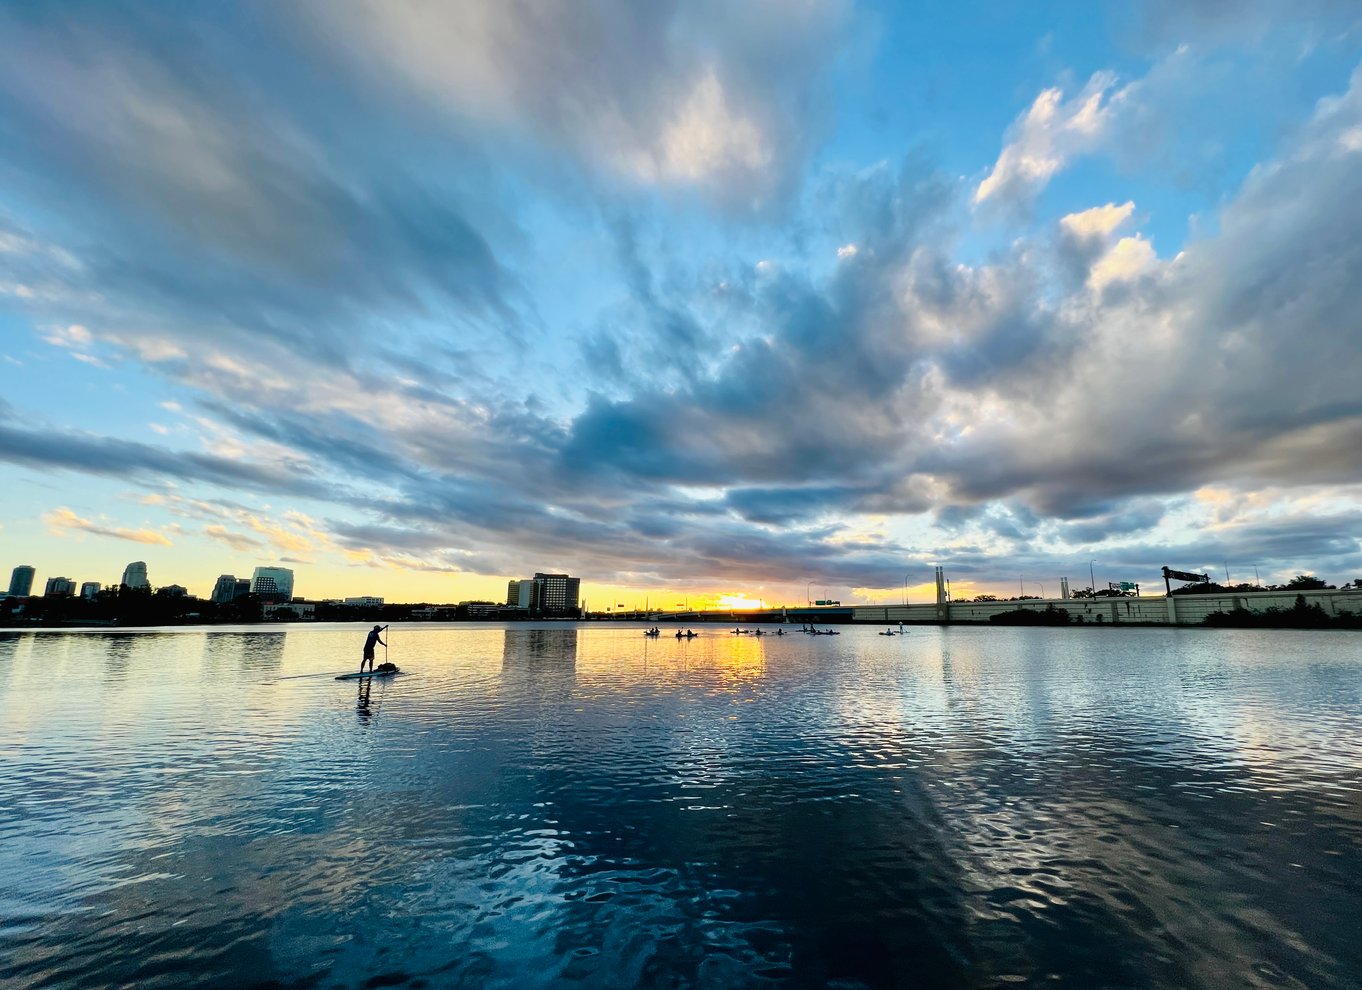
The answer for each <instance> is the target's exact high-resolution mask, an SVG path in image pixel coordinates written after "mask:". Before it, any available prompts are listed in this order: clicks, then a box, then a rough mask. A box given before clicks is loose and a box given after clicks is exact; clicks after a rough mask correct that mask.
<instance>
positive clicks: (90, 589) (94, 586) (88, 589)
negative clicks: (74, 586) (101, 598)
mask: <svg viewBox="0 0 1362 990" xmlns="http://www.w3.org/2000/svg"><path fill="white" fill-rule="evenodd" d="M98 595H99V582H98V581H86V582H85V583H84V584H82V585H81V586H80V597H81V598H84V599H86V600H87V601H90V600H93V599H94V598H96V597H98Z"/></svg>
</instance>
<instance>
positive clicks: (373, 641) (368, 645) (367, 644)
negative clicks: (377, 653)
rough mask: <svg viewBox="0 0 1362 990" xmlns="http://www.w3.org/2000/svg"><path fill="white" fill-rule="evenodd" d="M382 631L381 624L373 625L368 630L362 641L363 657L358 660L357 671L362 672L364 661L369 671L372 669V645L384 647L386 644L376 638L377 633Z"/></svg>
mask: <svg viewBox="0 0 1362 990" xmlns="http://www.w3.org/2000/svg"><path fill="white" fill-rule="evenodd" d="M382 631H383V627H382V626H374V627H373V629H371V630H369V638H368V639H366V640H365V641H364V659H363V660H361V661H360V662H359V672H360V673H361V674H362V673H364V665H365V664H366V663H367V664H368V665H369V670H370V671H372V670H373V669H374V647H375V646H383V647H386V646H387V645H388V644H387V643H385V642H383V640H381V639H379V638H378V634H379V633H381V632H382Z"/></svg>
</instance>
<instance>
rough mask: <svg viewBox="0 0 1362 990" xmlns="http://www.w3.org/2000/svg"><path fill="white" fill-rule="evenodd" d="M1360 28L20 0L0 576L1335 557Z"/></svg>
mask: <svg viewBox="0 0 1362 990" xmlns="http://www.w3.org/2000/svg"><path fill="white" fill-rule="evenodd" d="M1359 65H1362V12H1360V11H1359V10H1358V8H1357V7H1356V5H1354V4H1349V3H1332V2H1327V0H1317V2H1308V0H1307V2H1295V3H1285V2H1273V0H1260V2H1251V3H1245V4H1233V5H1230V4H1224V3H1220V2H1214V0H1204V2H1179V3H1173V2H1171V0H1170V2H1153V3H1146V4H1130V3H1112V4H1105V5H1104V4H1091V5H1075V4H1068V3H1062V4H1061V3H1056V4H1036V3H1020V2H1017V3H1002V2H999V3H973V4H970V3H950V4H947V3H923V4H914V5H901V6H900V5H874V4H856V3H850V2H815V0H807V2H802V3H795V4H790V3H775V2H771V3H760V2H758V3H750V4H742V5H733V4H721V3H709V2H700V3H692V4H682V3H658V4H644V5H640V4H631V3H624V2H606V0H598V2H593V3H578V4H552V3H533V4H532V3H516V2H511V3H507V2H495V3H494V2H482V0H470V2H465V3H461V4H457V5H426V4H416V3H403V2H383V3H378V2H372V3H371V2H361V0H352V2H345V3H299V4H293V5H272V4H249V3H247V4H240V5H232V6H228V7H224V6H222V5H216V4H193V3H190V4H182V5H176V6H174V7H173V8H171V7H164V6H147V5H127V6H124V5H119V4H113V3H101V4H88V5H82V4H77V5H71V4H41V3H40V4H12V5H7V6H5V7H3V8H0V341H2V342H3V354H0V486H3V490H4V491H5V493H6V494H5V498H4V499H3V501H2V502H0V526H3V528H2V529H0V546H2V547H3V548H4V550H5V553H4V555H3V556H4V557H7V558H12V559H10V560H0V566H3V567H9V566H13V565H14V564H18V563H31V564H34V565H35V566H37V567H38V569H39V572H40V575H39V577H40V580H41V578H42V577H43V576H50V575H53V574H65V575H69V576H71V577H74V578H76V579H77V580H103V581H109V580H115V579H116V578H117V577H118V575H119V574H120V573H121V570H122V567H123V565H124V564H125V563H127V562H128V561H129V560H134V559H144V560H146V561H147V562H148V565H149V570H150V572H151V577H152V581H153V583H155V584H168V583H172V582H174V583H180V584H185V585H187V586H189V587H190V588H191V590H194V591H196V592H198V593H206V592H207V591H208V590H209V588H210V587H211V584H212V581H213V580H214V579H215V578H216V576H217V575H218V574H219V573H224V572H234V573H249V571H250V569H251V568H253V567H254V566H257V565H261V564H274V563H280V562H283V563H285V564H287V565H289V566H293V567H294V568H295V569H296V570H297V571H298V575H299V576H298V581H297V588H298V591H299V593H301V594H304V595H310V596H313V597H321V596H330V595H338V594H382V595H385V596H386V597H388V598H390V599H405V600H432V601H448V600H458V599H462V598H472V597H496V596H497V595H499V594H500V593H501V589H502V588H504V581H505V579H506V578H507V577H514V576H520V575H522V574H526V573H531V572H533V571H535V570H566V571H569V572H571V573H574V574H580V575H582V576H583V577H584V579H585V580H586V586H587V595H588V600H589V601H590V600H591V598H592V597H593V596H594V597H595V598H596V599H597V602H599V603H601V604H604V602H603V601H601V599H602V598H616V597H618V596H626V597H627V596H637V597H652V596H656V598H657V599H658V600H665V599H666V598H668V597H670V596H673V595H675V596H677V600H681V599H682V597H685V598H689V599H695V600H703V599H705V598H707V597H708V598H710V599H714V598H717V597H719V596H721V595H728V596H747V597H750V598H760V599H764V600H766V601H787V602H796V601H802V600H804V597H805V595H806V593H807V589H809V588H810V587H811V586H812V587H815V588H817V589H819V590H821V591H823V592H825V593H826V594H827V595H829V596H831V597H837V598H841V599H844V600H859V601H893V600H898V599H899V598H901V597H902V596H903V595H904V588H905V585H906V586H907V587H908V589H909V593H910V594H913V595H915V596H916V595H918V594H920V593H921V592H920V589H921V587H922V586H923V585H925V584H927V583H928V582H929V581H930V579H931V573H932V571H931V568H932V567H933V566H934V565H936V564H941V565H943V566H945V567H946V569H947V572H948V574H950V575H951V576H952V580H953V584H954V586H955V587H956V589H957V593H961V592H964V593H971V592H972V593H979V592H1007V591H1009V590H1011V589H1015V588H1017V587H1018V584H1019V582H1021V586H1023V587H1026V585H1027V583H1028V582H1030V583H1032V584H1033V585H1034V586H1033V587H1027V591H1028V593H1038V591H1039V588H1040V586H1042V585H1044V586H1045V587H1046V590H1047V591H1050V592H1051V593H1053V590H1055V589H1057V588H1058V579H1059V577H1060V576H1068V577H1069V578H1070V579H1071V583H1072V584H1074V586H1075V587H1077V586H1079V585H1082V584H1086V583H1087V582H1086V580H1085V578H1086V574H1087V572H1088V569H1089V563H1090V562H1091V561H1094V560H1096V561H1098V564H1097V566H1096V568H1095V569H1096V570H1100V571H1101V574H1099V575H1098V580H1099V583H1102V582H1104V581H1107V580H1120V579H1126V580H1137V581H1141V582H1142V583H1147V584H1150V585H1153V584H1155V583H1156V578H1157V573H1158V568H1159V566H1160V565H1162V564H1169V565H1171V566H1174V567H1178V568H1182V569H1193V570H1201V569H1207V568H1214V569H1216V570H1219V571H1222V572H1223V569H1224V567H1225V565H1226V563H1228V566H1229V568H1230V571H1231V576H1232V577H1233V578H1234V579H1236V580H1243V579H1246V578H1248V579H1251V578H1252V576H1253V571H1254V569H1255V568H1256V569H1257V573H1258V574H1259V576H1261V578H1262V579H1263V580H1264V581H1268V580H1275V579H1280V578H1285V577H1289V576H1290V575H1291V574H1293V573H1296V572H1297V571H1300V570H1310V571H1314V572H1317V573H1319V574H1321V575H1322V576H1325V577H1327V578H1329V579H1331V580H1334V581H1346V580H1351V579H1353V578H1355V577H1362V552H1360V551H1359V542H1358V540H1359V536H1362V500H1360V499H1359V495H1360V494H1362V485H1359V471H1358V457H1357V451H1358V450H1359V449H1362V448H1360V447H1359V441H1360V440H1362V403H1359V400H1358V399H1357V384H1356V383H1357V381H1358V380H1359V378H1360V377H1362V376H1360V375H1359V372H1360V371H1362V359H1360V358H1359V354H1360V353H1362V347H1360V345H1359V340H1360V339H1362V338H1360V337H1359V329H1362V328H1360V327H1359V320H1360V319H1362V318H1360V317H1359V316H1358V314H1359V313H1362V278H1360V277H1359V276H1362V247H1359V242H1358V238H1357V237H1356V234H1355V232H1356V231H1357V230H1358V229H1362V195H1359V193H1362V188H1359V187H1362V168H1359V165H1362V72H1359ZM593 589H594V590H593ZM619 600H621V601H624V600H626V598H620V599H619ZM633 600H634V599H633V598H628V601H629V603H630V604H632V603H633ZM593 604H595V603H593Z"/></svg>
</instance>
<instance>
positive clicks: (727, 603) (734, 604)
mask: <svg viewBox="0 0 1362 990" xmlns="http://www.w3.org/2000/svg"><path fill="white" fill-rule="evenodd" d="M717 605H718V607H719V608H765V603H764V602H763V601H762V600H761V599H759V598H748V597H747V596H746V595H744V594H736V595H720V596H719V601H718V603H717Z"/></svg>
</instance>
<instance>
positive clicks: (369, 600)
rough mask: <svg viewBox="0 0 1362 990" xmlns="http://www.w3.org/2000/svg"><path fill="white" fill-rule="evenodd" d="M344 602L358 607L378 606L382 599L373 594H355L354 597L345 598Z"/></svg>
mask: <svg viewBox="0 0 1362 990" xmlns="http://www.w3.org/2000/svg"><path fill="white" fill-rule="evenodd" d="M344 604H346V605H355V606H357V607H360V608H378V607H379V606H381V605H382V604H383V599H382V598H378V597H377V596H375V595H357V596H356V597H354V598H347V599H345V602H344Z"/></svg>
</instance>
